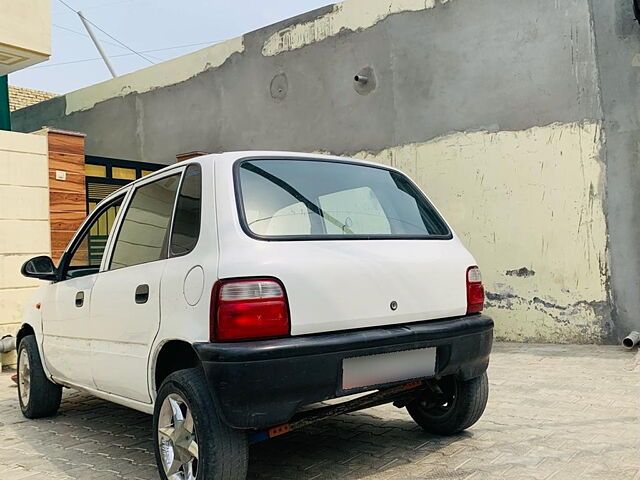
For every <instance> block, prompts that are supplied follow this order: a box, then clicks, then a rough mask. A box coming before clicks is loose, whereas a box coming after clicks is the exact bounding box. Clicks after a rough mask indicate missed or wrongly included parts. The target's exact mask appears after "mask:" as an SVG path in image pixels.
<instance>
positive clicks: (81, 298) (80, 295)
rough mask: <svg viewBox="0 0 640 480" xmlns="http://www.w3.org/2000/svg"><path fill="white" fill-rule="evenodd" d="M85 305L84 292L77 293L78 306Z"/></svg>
mask: <svg viewBox="0 0 640 480" xmlns="http://www.w3.org/2000/svg"><path fill="white" fill-rule="evenodd" d="M82 305H84V292H78V293H76V307H81V306H82Z"/></svg>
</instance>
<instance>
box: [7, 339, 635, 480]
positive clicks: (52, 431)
mask: <svg viewBox="0 0 640 480" xmlns="http://www.w3.org/2000/svg"><path fill="white" fill-rule="evenodd" d="M489 380H490V383H491V394H490V398H489V405H488V407H487V411H486V413H485V415H484V417H483V418H482V419H481V420H480V421H479V422H478V423H477V424H476V425H475V426H474V427H472V428H471V429H470V430H469V431H467V432H464V433H462V434H460V435H457V436H454V437H449V438H442V437H437V436H434V435H428V434H426V433H423V432H422V431H421V430H420V429H419V428H418V427H417V426H416V425H415V424H414V423H413V422H412V421H411V419H410V417H409V416H408V415H407V413H406V411H405V410H399V409H396V408H395V407H393V406H391V405H384V406H380V407H375V408H373V409H370V410H367V411H364V412H356V413H352V414H349V415H344V416H341V417H338V418H334V419H330V420H327V421H325V422H322V423H319V424H317V425H313V426H310V427H308V428H306V429H304V430H302V431H299V432H294V433H291V434H289V435H285V436H282V437H278V438H276V439H273V440H271V441H268V442H265V443H262V444H258V445H254V446H253V447H251V463H250V466H249V470H250V472H249V478H250V479H265V480H276V479H281V480H293V479H296V480H298V479H301V480H312V479H313V480H325V479H326V480H387V479H389V480H391V479H393V480H423V479H424V480H426V479H429V480H431V479H433V480H436V479H443V480H444V479H450V480H451V479H455V480H485V479H508V480H525V479H533V480H576V479H581V480H582V479H598V480H627V479H628V480H640V354H637V353H629V352H624V351H622V350H621V349H619V348H618V347H613V346H593V345H591V346H570V345H527V344H497V345H496V346H495V350H494V354H493V357H492V360H491V366H490V368H489ZM151 425H152V424H151V417H149V416H147V415H144V414H141V413H138V412H135V411H133V410H129V409H126V408H124V407H120V406H117V405H113V404H110V403H108V402H104V401H102V400H99V399H95V398H92V397H90V396H88V395H85V394H82V393H79V392H74V391H65V393H64V397H63V402H62V406H61V408H60V413H59V414H58V416H56V417H54V418H52V419H43V420H27V419H25V418H23V417H22V415H21V414H20V411H19V408H18V402H17V399H16V388H15V386H13V385H12V383H11V381H10V379H9V375H8V374H6V373H5V374H1V375H0V479H2V480H4V479H7V480H18V479H20V480H22V479H24V480H40V479H47V480H48V479H55V480H73V479H76V480H78V479H82V480H119V479H126V480H155V479H156V478H157V473H156V469H155V459H154V456H153V448H152V443H151Z"/></svg>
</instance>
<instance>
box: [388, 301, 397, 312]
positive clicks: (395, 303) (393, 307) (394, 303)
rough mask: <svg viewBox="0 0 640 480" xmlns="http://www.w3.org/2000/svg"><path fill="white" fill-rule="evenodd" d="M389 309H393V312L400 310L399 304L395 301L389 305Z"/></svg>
mask: <svg viewBox="0 0 640 480" xmlns="http://www.w3.org/2000/svg"><path fill="white" fill-rule="evenodd" d="M389 308H391V310H396V309H397V308H398V302H396V301H395V300H394V301H393V302H391V303H390V304H389Z"/></svg>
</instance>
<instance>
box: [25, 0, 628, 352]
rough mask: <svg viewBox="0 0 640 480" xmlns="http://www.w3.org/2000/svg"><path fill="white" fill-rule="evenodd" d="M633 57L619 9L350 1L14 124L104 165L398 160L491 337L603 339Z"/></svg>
mask: <svg viewBox="0 0 640 480" xmlns="http://www.w3.org/2000/svg"><path fill="white" fill-rule="evenodd" d="M639 52H640V26H639V25H638V24H637V23H636V21H635V19H634V16H633V6H632V2H631V1H630V0H612V1H611V2H597V1H595V0H556V1H554V2H548V1H533V2H511V1H509V0H483V1H478V0H427V1H425V0H348V1H346V2H344V3H341V4H336V5H332V6H328V7H325V8H321V9H319V10H315V11H312V12H309V13H307V14H304V15H302V16H299V17H296V18H292V19H289V20H286V21H284V22H281V23H278V24H275V25H271V26H269V27H266V28H263V29H260V30H257V31H254V32H251V33H248V34H246V35H244V36H242V37H239V38H236V39H232V40H229V41H227V42H224V43H220V44H216V45H214V46H211V47H208V48H205V49H203V50H200V51H197V52H195V53H192V54H189V55H185V56H183V57H179V58H176V59H174V60H170V61H167V62H164V63H161V64H158V65H154V66H152V67H149V68H145V69H143V70H140V71H137V72H134V73H131V74H128V75H123V76H121V77H118V78H115V79H111V80H108V81H105V82H103V83H100V84H97V85H94V86H91V87H88V88H84V89H81V90H78V91H75V92H71V93H69V94H67V95H64V96H60V97H56V98H54V99H51V100H48V101H46V102H44V103H40V104H38V105H35V106H32V107H29V108H25V109H21V110H18V111H16V112H14V114H13V117H12V118H13V123H14V126H15V128H17V129H19V130H21V131H25V132H28V131H33V130H35V129H37V128H39V127H40V126H41V125H51V126H55V127H58V128H64V129H70V130H82V131H84V132H86V133H87V143H86V149H87V153H88V154H90V155H96V156H104V157H110V158H117V159H125V160H136V161H143V162H150V163H158V164H168V163H171V162H173V161H175V156H176V155H177V154H179V153H181V152H188V151H205V152H219V151H227V150H246V149H278V150H297V151H308V152H330V153H333V154H338V155H349V156H356V157H361V158H366V159H369V160H373V161H377V162H381V163H385V164H389V165H393V166H396V167H399V168H401V169H403V170H404V171H406V172H407V173H408V174H409V175H411V176H412V177H413V178H414V179H416V180H417V182H418V183H419V184H420V186H421V187H423V188H424V190H425V191H426V192H427V194H428V195H429V196H430V197H431V198H432V199H433V200H434V202H435V203H436V204H437V205H438V206H439V207H440V209H441V210H442V211H443V213H444V215H445V216H446V218H447V219H448V220H449V221H450V223H451V224H452V226H453V228H454V229H455V231H456V232H457V233H458V235H459V236H460V237H461V238H462V240H463V241H464V242H465V244H466V245H467V246H468V247H469V248H470V249H471V251H472V252H473V253H474V254H475V256H476V257H477V259H478V262H479V264H480V266H481V268H482V271H483V274H484V277H485V285H486V289H487V312H488V313H489V314H490V315H492V316H493V317H494V319H495V321H496V335H497V337H498V338H499V339H506V340H516V341H544V342H578V343H602V342H613V341H617V340H618V339H619V338H620V337H621V336H624V335H626V334H627V333H628V332H629V331H630V330H632V329H640V319H639V318H638V313H637V312H639V311H640V295H638V291H639V290H640V241H639V240H640V222H638V211H639V210H638V206H640V188H638V186H639V185H640V171H639V170H640V169H639V168H638V140H637V139H638V138H640V136H639V133H640V132H639V131H638V130H639V129H640V121H639V118H638V112H639V111H640V91H638V89H637V83H638V75H640V70H639V68H640V53H639ZM356 76H358V78H359V79H360V81H357V80H356V79H355V78H356ZM363 76H364V77H366V82H365V81H362V77H363ZM416 281H419V279H416Z"/></svg>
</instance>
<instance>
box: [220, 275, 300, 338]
mask: <svg viewBox="0 0 640 480" xmlns="http://www.w3.org/2000/svg"><path fill="white" fill-rule="evenodd" d="M289 331H290V326H289V309H288V306H287V297H286V293H285V291H284V288H283V287H282V285H281V284H280V283H279V282H278V281H276V280H273V279H251V280H229V281H221V282H218V283H217V284H216V286H215V287H214V298H213V301H212V311H211V328H210V335H211V340H212V341H213V340H218V341H227V340H249V339H257V338H273V337H283V336H286V335H289Z"/></svg>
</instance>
